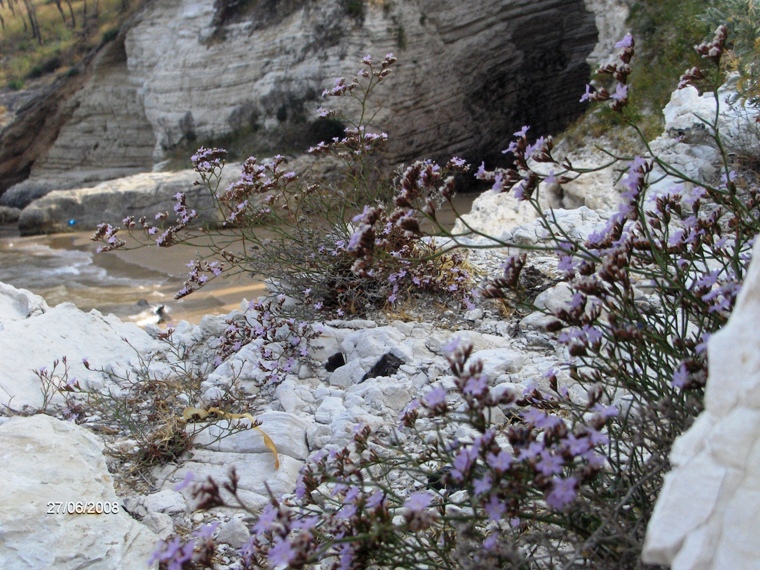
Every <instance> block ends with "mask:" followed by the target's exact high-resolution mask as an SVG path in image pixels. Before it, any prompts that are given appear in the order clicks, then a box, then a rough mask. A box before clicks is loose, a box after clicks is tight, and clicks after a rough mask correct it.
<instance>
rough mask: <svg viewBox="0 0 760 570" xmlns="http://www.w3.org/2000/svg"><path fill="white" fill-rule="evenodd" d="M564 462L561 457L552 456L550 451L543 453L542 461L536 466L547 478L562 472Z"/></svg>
mask: <svg viewBox="0 0 760 570" xmlns="http://www.w3.org/2000/svg"><path fill="white" fill-rule="evenodd" d="M563 463H564V461H563V460H562V457H561V456H559V455H551V454H550V453H549V452H548V451H546V450H544V451H542V452H541V461H539V462H538V463H537V464H536V468H537V469H538V470H539V471H540V472H541V473H542V474H543V475H544V476H545V477H548V476H549V475H557V474H559V473H560V472H561V471H562V464H563Z"/></svg>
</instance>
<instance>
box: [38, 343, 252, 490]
mask: <svg viewBox="0 0 760 570" xmlns="http://www.w3.org/2000/svg"><path fill="white" fill-rule="evenodd" d="M160 340H161V341H162V343H163V345H164V348H165V350H164V351H163V353H162V355H161V356H160V357H159V356H158V355H148V356H142V355H140V353H139V352H138V351H137V350H135V354H136V357H137V360H138V362H137V363H136V365H135V366H134V368H133V369H132V370H129V369H127V368H123V367H121V366H114V365H106V366H104V367H94V366H92V365H91V364H90V362H89V361H88V359H87V358H84V359H82V362H83V364H84V366H85V368H86V369H87V370H90V371H92V372H94V373H98V375H99V376H100V377H101V378H102V379H103V380H102V381H84V380H80V379H78V378H77V377H75V376H74V375H73V374H71V368H70V366H69V362H68V359H67V358H66V357H62V358H61V359H59V360H56V361H54V362H53V365H52V367H50V368H46V367H43V368H40V369H38V370H35V374H36V375H37V377H38V378H39V379H40V386H41V390H42V394H43V403H42V406H41V411H43V412H44V413H47V414H50V415H54V416H58V417H62V418H64V419H66V420H69V421H74V422H75V423H77V424H84V425H86V426H88V427H90V428H91V429H94V430H95V431H97V432H99V433H101V434H103V435H104V436H105V437H106V438H107V441H108V442H109V445H108V446H107V448H108V451H109V454H110V455H111V457H113V458H114V459H115V460H116V461H117V462H118V471H119V473H120V474H121V475H122V477H123V478H124V480H126V481H128V482H130V483H131V484H133V485H136V486H137V487H138V488H142V487H143V486H144V484H145V483H146V482H147V483H150V482H151V481H152V469H153V468H154V467H156V466H159V465H164V464H167V463H171V462H179V461H181V460H182V458H183V456H184V455H185V453H186V452H187V451H188V450H189V449H190V448H191V447H192V444H193V439H194V437H195V436H196V435H197V434H198V433H200V432H201V431H203V430H208V429H209V427H210V426H216V427H218V428H220V429H216V430H215V433H218V434H219V435H218V439H222V438H224V437H227V436H229V435H232V434H234V433H236V432H238V431H242V430H246V429H251V428H256V427H257V426H258V425H259V424H258V423H257V422H256V421H255V420H250V421H248V420H247V421H230V417H231V416H235V417H236V418H237V417H242V416H246V417H247V416H248V415H250V412H252V411H255V402H252V401H251V399H250V398H249V397H248V396H247V394H246V393H245V392H244V390H243V387H242V385H241V384H240V383H239V382H238V379H237V378H235V377H232V378H229V379H228V382H227V384H226V385H225V387H224V389H223V390H220V391H219V392H218V393H217V395H216V397H215V398H213V399H208V398H204V395H203V391H202V389H201V383H202V381H203V380H204V379H205V377H206V375H207V374H208V371H209V364H210V363H206V365H205V366H204V365H203V363H202V362H201V361H200V360H199V359H198V357H197V356H196V355H198V354H202V353H204V352H205V350H201V348H202V347H200V346H195V345H192V344H188V343H184V342H177V341H175V340H174V339H172V331H171V330H169V331H167V332H165V333H162V334H161V336H160ZM219 350H222V348H221V347H220V349H219ZM56 396H62V397H58V398H56ZM207 410H211V413H208V412H207ZM196 420H204V421H203V422H196Z"/></svg>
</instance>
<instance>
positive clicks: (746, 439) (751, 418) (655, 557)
mask: <svg viewBox="0 0 760 570" xmlns="http://www.w3.org/2000/svg"><path fill="white" fill-rule="evenodd" d="M753 258H754V261H753V262H752V263H751V265H750V268H749V271H748V273H747V277H746V279H745V281H744V285H743V286H742V290H741V292H740V294H739V298H738V299H737V302H736V306H735V307H734V311H733V313H732V314H731V318H730V319H729V321H728V324H727V325H726V326H725V327H724V328H723V329H722V330H721V331H719V332H718V333H716V334H714V335H713V336H712V337H711V338H710V341H709V343H708V348H707V350H708V361H709V377H708V380H707V388H706V390H705V411H704V412H703V413H702V414H701V415H700V416H699V417H698V418H697V420H696V421H695V422H694V425H692V427H691V428H690V429H689V430H688V431H687V432H686V433H684V434H683V435H682V436H681V437H679V438H678V439H677V440H676V442H675V444H674V445H673V450H672V452H671V455H670V460H671V462H672V464H673V470H672V471H671V472H670V473H668V474H667V475H666V476H665V484H664V485H663V489H662V491H661V493H660V496H659V498H658V500H657V506H656V507H655V511H654V514H653V515H652V519H651V520H650V522H649V527H648V529H647V538H646V543H645V545H644V554H643V559H644V561H646V562H649V563H656V564H667V565H670V566H671V567H672V568H673V569H674V570H681V569H683V570H686V569H690V570H707V569H715V570H718V569H723V568H757V567H758V560H760V544H759V543H758V542H757V541H756V540H754V536H753V533H754V530H755V529H757V528H758V525H760V479H758V473H760V372H759V371H760V360H759V356H758V355H760V339H758V336H757V321H758V318H760V263H758V260H760V244H759V245H756V246H755V249H754V252H753Z"/></svg>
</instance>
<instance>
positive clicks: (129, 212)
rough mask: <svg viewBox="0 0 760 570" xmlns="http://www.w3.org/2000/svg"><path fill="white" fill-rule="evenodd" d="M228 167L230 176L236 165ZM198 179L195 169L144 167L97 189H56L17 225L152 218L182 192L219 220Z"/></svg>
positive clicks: (44, 229) (43, 228)
mask: <svg viewBox="0 0 760 570" xmlns="http://www.w3.org/2000/svg"><path fill="white" fill-rule="evenodd" d="M226 172H227V179H230V178H231V175H234V174H235V169H234V168H230V169H228V170H227V171H226ZM197 179H198V175H197V174H196V173H195V172H194V171H192V170H183V171H181V172H145V173H142V174H135V175H133V176H127V177H125V178H118V179H116V180H108V181H105V182H101V183H100V184H98V185H97V186H94V187H92V188H75V189H71V190H54V191H52V192H50V193H48V194H46V195H45V196H44V197H42V198H40V199H39V200H35V201H34V202H32V203H31V204H30V205H29V206H27V207H26V208H24V209H23V210H22V211H21V214H20V215H19V220H18V227H19V230H20V232H21V234H22V235H29V234H39V233H53V232H63V231H66V230H67V229H68V228H67V223H68V221H69V220H76V223H77V224H78V225H80V226H81V227H85V228H94V227H95V226H97V225H98V224H99V223H102V222H110V223H120V222H121V220H122V219H123V218H124V217H126V216H134V217H135V219H139V218H140V217H141V216H145V217H146V218H148V219H149V220H153V219H154V216H155V214H156V213H157V212H169V213H171V212H172V209H173V207H174V204H175V203H176V200H175V198H174V195H175V194H177V192H181V193H183V194H185V195H186V196H187V197H188V200H189V202H188V203H189V204H191V205H192V207H193V208H194V209H196V210H197V211H198V212H199V214H200V218H199V219H200V220H202V221H210V220H215V219H217V216H216V215H215V210H214V209H213V202H212V199H211V195H210V194H209V191H208V189H207V188H206V187H205V186H193V182H195V181H196V180H197ZM28 183H29V182H25V183H23V184H28ZM171 219H172V218H170V220H171Z"/></svg>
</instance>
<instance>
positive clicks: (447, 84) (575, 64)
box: [0, 0, 625, 191]
mask: <svg viewBox="0 0 760 570" xmlns="http://www.w3.org/2000/svg"><path fill="white" fill-rule="evenodd" d="M612 4H614V8H615V10H613V11H612V12H611V11H610V10H611V6H612ZM223 5H224V3H223V2H217V3H215V2H213V0H164V1H162V2H152V3H149V4H148V5H146V7H145V9H144V10H143V11H142V12H141V13H140V14H138V15H137V16H136V18H135V19H134V20H133V21H131V22H130V23H129V24H128V25H125V27H124V31H123V32H122V33H121V34H120V35H119V36H118V37H117V38H116V39H115V40H114V41H113V42H111V43H110V44H107V45H105V46H104V47H102V48H101V50H100V52H99V53H98V54H97V56H96V57H95V58H94V60H93V62H92V64H91V65H90V67H89V70H88V73H87V75H86V78H85V80H84V81H80V82H79V83H84V84H83V85H82V86H81V88H79V89H77V90H75V92H74V93H73V94H71V95H70V96H68V97H66V96H61V97H57V98H56V97H54V98H52V99H51V100H53V101H55V102H56V105H55V108H51V109H50V111H49V117H47V118H46V119H45V120H48V121H53V122H55V121H57V123H56V128H55V129H53V130H47V129H39V128H35V127H34V125H37V126H40V123H39V114H38V117H37V121H36V122H32V123H27V125H26V128H24V121H25V120H27V121H28V115H29V114H28V113H27V114H26V115H24V114H22V115H21V116H20V117H19V120H18V121H17V122H16V124H15V126H14V125H11V126H9V127H8V128H7V129H6V130H5V131H4V132H3V133H2V144H3V145H4V146H3V148H2V153H0V167H1V168H3V169H4V170H3V172H9V171H12V170H14V168H16V167H13V166H11V167H9V166H8V165H9V164H10V163H9V161H10V160H11V159H10V157H11V156H15V157H16V162H17V163H19V164H21V163H22V162H23V169H24V172H23V173H22V174H20V175H19V174H16V175H15V176H10V175H8V176H7V177H4V178H3V181H2V182H0V191H2V190H5V189H6V188H7V187H8V186H10V185H11V184H13V183H15V182H17V181H18V179H19V178H20V177H23V176H24V175H26V173H28V172H30V173H31V176H32V177H33V178H49V177H51V176H54V177H56V178H60V177H61V175H62V174H64V173H65V174H67V175H72V176H75V177H76V178H77V179H78V181H81V180H83V179H96V178H98V179H107V178H114V177H118V176H122V175H124V174H127V173H134V172H139V171H146V170H150V169H151V168H152V167H153V165H154V164H155V163H158V162H160V161H161V160H163V159H164V158H165V155H166V152H167V151H168V150H170V149H172V148H173V147H175V146H176V145H178V144H183V143H184V144H187V145H188V146H192V145H193V144H195V143H197V144H201V143H202V142H207V141H213V140H219V139H220V138H221V137H224V136H227V135H229V134H230V133H232V132H233V131H236V130H238V131H239V130H241V129H248V130H251V131H255V132H256V138H257V141H258V142H260V144H261V145H262V146H266V145H267V144H270V146H272V145H276V144H277V143H278V141H282V138H283V133H284V132H286V131H287V132H290V133H292V132H294V131H295V132H303V133H308V132H309V126H310V121H311V120H312V118H313V117H314V111H315V110H316V108H317V107H319V106H320V105H323V104H324V101H323V99H322V97H321V96H320V94H321V92H322V91H323V90H324V89H325V88H327V87H330V86H332V84H333V80H334V79H335V78H336V77H339V76H343V75H345V74H346V72H347V70H350V69H351V66H352V65H356V66H357V69H358V59H359V58H360V57H361V56H363V55H364V54H373V55H375V57H382V55H384V54H385V53H387V52H389V51H392V52H394V53H396V54H398V58H399V64H398V66H397V69H396V72H395V73H396V76H395V77H394V78H393V82H392V84H390V83H389V84H388V86H386V87H384V88H383V89H382V90H381V91H382V93H381V96H380V97H379V99H378V103H379V104H381V105H382V107H383V112H382V113H381V114H380V115H378V117H377V123H378V128H380V129H382V130H385V131H388V132H389V133H391V135H392V137H391V141H392V143H391V146H390V149H389V158H390V160H391V161H393V162H401V161H407V160H410V159H413V158H417V157H421V156H425V157H433V158H439V157H444V156H450V155H452V154H460V155H463V156H465V157H467V158H470V159H472V160H482V159H486V160H488V159H489V158H494V159H495V158H496V157H497V156H500V153H499V151H500V150H501V149H502V148H504V147H505V146H506V144H507V141H508V139H509V136H510V135H511V133H512V132H513V131H514V130H516V129H517V128H519V127H520V126H521V125H522V124H530V125H532V126H533V128H534V131H535V132H541V133H544V132H551V131H557V130H558V129H560V128H561V127H562V126H564V125H565V124H566V123H567V121H568V120H570V119H571V118H572V117H573V116H575V115H576V114H577V113H578V111H579V110H580V104H579V103H578V95H577V94H578V93H582V92H583V85H584V83H585V81H586V79H587V77H588V72H589V68H588V64H587V58H588V57H589V56H590V55H591V53H592V50H595V48H596V51H595V52H594V53H595V57H598V52H599V46H603V45H606V44H607V43H610V37H611V35H612V34H617V32H618V31H619V30H618V29H617V28H618V27H619V25H620V22H619V21H618V20H620V17H623V18H624V13H625V9H624V7H625V2H621V1H620V0H618V1H615V2H607V3H604V5H602V3H600V2H596V1H594V2H589V6H590V7H591V8H592V9H594V10H595V11H596V15H595V13H593V12H592V11H590V9H589V8H587V6H586V4H585V3H584V1H583V0H540V1H526V0H486V1H484V2H481V3H479V6H478V9H477V10H472V9H471V6H470V5H469V4H468V3H462V2H455V1H454V0H414V1H409V2H389V1H385V2H378V1H373V2H366V3H364V4H360V5H359V6H360V7H361V9H358V10H357V9H354V11H352V10H351V9H350V8H349V7H348V6H349V4H346V3H345V2H343V1H341V0H319V1H317V0H299V1H296V0H293V1H290V2H285V3H271V2H253V3H250V2H249V3H247V4H246V6H247V7H248V8H246V10H247V11H245V12H244V13H239V12H236V11H235V10H232V9H229V8H224V7H223ZM610 13H615V14H618V13H620V14H621V16H620V17H618V18H617V19H613V20H614V22H617V23H616V24H615V23H614V22H613V23H611V22H610V18H609V14H610ZM597 27H600V29H602V37H601V38H599V39H600V41H599V42H597V39H598V35H599V34H598V31H597ZM354 62H355V63H354ZM77 87H79V86H78V85H77ZM69 89H70V90H71V88H69ZM25 117H26V118H25ZM29 127H31V132H34V133H36V134H38V135H39V136H40V138H41V141H42V142H44V143H46V144H45V145H44V146H45V148H44V149H43V150H40V149H39V148H38V147H39V146H40V144H42V143H38V144H37V145H36V152H35V153H32V155H30V154H29V153H28V152H27V151H24V152H26V157H27V158H26V160H25V161H20V162H19V160H18V156H19V155H20V154H23V153H22V152H21V150H23V149H22V148H20V146H23V144H26V145H27V146H29V141H26V142H24V141H21V142H18V141H17V142H16V143H14V140H15V139H13V138H12V137H10V134H11V132H12V129H15V130H16V131H19V130H21V131H27V132H29V131H30V128H29ZM43 130H44V131H46V132H47V134H46V135H45V136H42V132H43ZM304 137H306V135H304ZM306 138H308V137H306ZM49 139H54V141H51V140H49ZM22 143H23V144H22ZM16 170H18V168H16ZM65 186H66V183H65V182H61V183H60V187H65Z"/></svg>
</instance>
